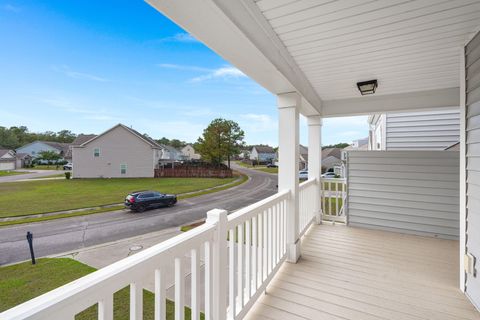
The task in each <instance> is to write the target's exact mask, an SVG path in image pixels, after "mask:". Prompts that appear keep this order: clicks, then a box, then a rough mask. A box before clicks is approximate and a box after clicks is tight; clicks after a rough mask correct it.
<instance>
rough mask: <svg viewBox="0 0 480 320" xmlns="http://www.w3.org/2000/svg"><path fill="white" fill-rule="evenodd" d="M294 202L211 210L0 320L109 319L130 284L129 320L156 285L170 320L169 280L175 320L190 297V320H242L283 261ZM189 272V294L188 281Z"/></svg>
mask: <svg viewBox="0 0 480 320" xmlns="http://www.w3.org/2000/svg"><path fill="white" fill-rule="evenodd" d="M289 196H290V191H284V192H281V193H278V194H275V195H273V196H271V197H269V198H266V199H264V200H262V201H260V202H257V203H255V204H253V205H250V206H248V207H246V208H243V209H241V210H239V211H237V212H235V213H233V214H231V215H229V216H227V212H226V211H225V210H218V209H215V210H212V211H210V212H208V218H207V221H206V223H205V224H203V225H201V226H199V227H197V228H195V229H193V230H190V231H189V232H186V233H184V234H181V235H178V236H176V237H174V238H171V239H169V240H167V241H165V242H162V243H160V244H157V245H155V246H153V247H151V248H148V249H146V250H144V251H142V252H139V253H137V254H135V255H133V256H130V257H128V258H126V259H123V260H120V261H118V262H116V263H114V264H112V265H109V266H107V267H105V268H103V269H100V270H98V271H96V272H94V273H92V274H90V275H87V276H85V277H83V278H81V279H78V280H76V281H74V282H71V283H69V284H66V285H64V286H62V287H60V288H57V289H55V290H53V291H50V292H48V293H46V294H44V295H42V296H39V297H37V298H35V299H32V300H30V301H27V302H25V303H23V304H21V305H19V306H17V307H14V308H12V309H10V310H7V311H5V312H4V313H2V314H0V318H1V319H2V320H13V319H37V320H43V319H49V320H55V319H59V320H60V319H61V320H65V319H74V318H75V315H77V314H79V313H81V312H82V311H83V310H85V309H87V308H89V307H91V306H94V305H98V308H97V309H98V319H102V320H112V319H113V300H114V299H113V296H114V293H115V292H117V291H119V290H120V289H122V288H124V287H126V286H129V287H130V319H132V320H140V319H143V288H144V287H145V286H146V283H149V282H154V294H155V305H154V313H155V319H156V320H162V319H165V318H166V289H167V288H166V280H167V279H170V278H174V283H175V299H174V300H175V319H177V320H179V319H184V315H185V314H184V312H185V311H184V306H185V297H186V296H188V295H190V297H191V298H190V300H191V303H190V308H191V318H192V319H193V320H198V319H200V312H201V310H204V314H205V319H207V320H208V319H215V320H223V319H227V318H228V319H241V318H243V317H244V316H245V314H246V313H247V312H248V310H249V309H250V308H251V307H252V305H253V304H254V303H255V301H256V299H257V298H258V296H259V295H260V294H262V293H263V292H264V290H265V288H266V286H267V284H268V283H269V281H270V280H271V279H272V278H273V276H274V275H275V273H276V272H277V270H278V269H279V267H280V265H281V263H282V262H283V261H284V259H285V256H286V217H287V212H286V201H287V199H288V198H289ZM202 256H203V263H204V266H203V270H204V271H203V272H204V274H203V275H204V279H205V280H204V282H203V287H202V283H201V280H200V279H201V275H202V274H201V273H202V271H201V260H200V259H201V257H202ZM188 266H189V267H190V270H191V276H190V280H189V281H190V292H187V291H186V283H185V282H186V277H185V270H186V267H188ZM172 267H173V275H169V274H168V270H170V269H172ZM202 295H203V296H204V298H205V299H204V302H203V304H202V303H201V300H200V298H201V296H202ZM227 297H228V304H227Z"/></svg>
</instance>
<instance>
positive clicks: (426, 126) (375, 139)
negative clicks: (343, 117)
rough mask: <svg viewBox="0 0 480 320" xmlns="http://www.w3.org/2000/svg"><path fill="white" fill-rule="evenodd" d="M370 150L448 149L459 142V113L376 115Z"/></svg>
mask: <svg viewBox="0 0 480 320" xmlns="http://www.w3.org/2000/svg"><path fill="white" fill-rule="evenodd" d="M368 123H369V125H370V132H369V141H368V150H445V149H447V148H448V147H450V146H452V145H454V144H455V143H457V142H458V141H460V111H459V108H452V109H447V110H440V111H426V112H402V113H388V114H375V115H372V116H370V117H369V118H368Z"/></svg>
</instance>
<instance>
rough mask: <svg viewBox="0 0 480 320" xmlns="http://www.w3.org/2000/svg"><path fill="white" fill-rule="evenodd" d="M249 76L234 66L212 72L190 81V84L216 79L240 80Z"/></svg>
mask: <svg viewBox="0 0 480 320" xmlns="http://www.w3.org/2000/svg"><path fill="white" fill-rule="evenodd" d="M246 77H247V76H246V75H245V74H244V73H243V72H242V71H240V70H239V69H237V68H235V67H232V66H225V67H221V68H218V69H213V70H210V71H209V72H208V73H207V74H204V75H201V76H198V77H195V78H192V79H190V82H202V81H207V80H214V79H238V78H246Z"/></svg>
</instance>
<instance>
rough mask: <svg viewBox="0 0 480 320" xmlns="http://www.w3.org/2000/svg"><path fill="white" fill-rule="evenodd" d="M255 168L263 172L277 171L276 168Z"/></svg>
mask: <svg viewBox="0 0 480 320" xmlns="http://www.w3.org/2000/svg"><path fill="white" fill-rule="evenodd" d="M255 170H258V171H263V172H267V173H278V168H267V167H262V168H255Z"/></svg>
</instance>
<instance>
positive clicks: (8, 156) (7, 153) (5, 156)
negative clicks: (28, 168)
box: [0, 149, 17, 171]
mask: <svg viewBox="0 0 480 320" xmlns="http://www.w3.org/2000/svg"><path fill="white" fill-rule="evenodd" d="M16 163H17V160H16V157H15V150H9V149H0V171H5V170H15V169H16V167H17V165H16Z"/></svg>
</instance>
